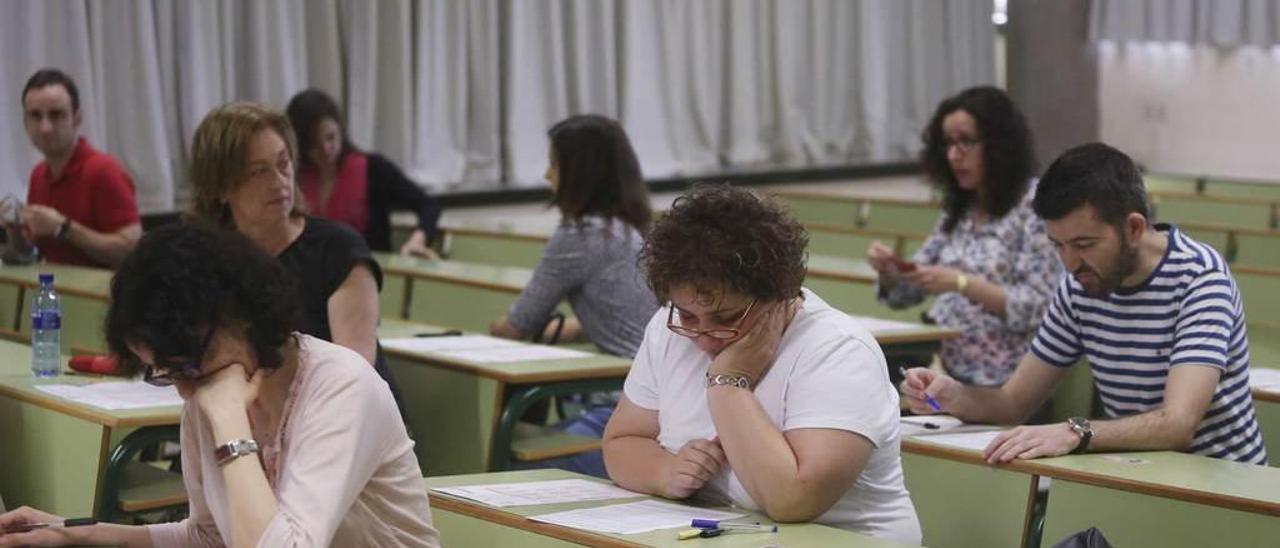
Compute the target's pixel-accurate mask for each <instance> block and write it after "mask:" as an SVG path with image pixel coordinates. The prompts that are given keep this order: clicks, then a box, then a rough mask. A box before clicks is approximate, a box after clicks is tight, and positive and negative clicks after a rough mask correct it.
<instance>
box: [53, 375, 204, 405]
mask: <svg viewBox="0 0 1280 548" xmlns="http://www.w3.org/2000/svg"><path fill="white" fill-rule="evenodd" d="M35 387H36V390H39V391H41V392H44V393H46V394H53V395H54V396H57V397H59V398H63V399H66V400H71V401H73V402H76V403H82V404H84V405H91V406H94V407H99V408H102V409H112V410H119V409H142V408H146V407H167V406H180V405H182V396H179V395H178V390H177V389H176V388H174V387H172V386H163V387H162V386H152V385H150V384H147V383H145V382H142V381H126V382H98V383H91V384H79V385H77V384H37V385H36V386H35Z"/></svg>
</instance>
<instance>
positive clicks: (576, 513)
mask: <svg viewBox="0 0 1280 548" xmlns="http://www.w3.org/2000/svg"><path fill="white" fill-rule="evenodd" d="M745 515H746V514H741V513H731V512H722V511H719V510H705V509H702V508H694V507H692V506H684V505H680V504H674V503H670V502H661V501H656V500H646V501H641V502H630V503H626V504H614V505H611V506H599V507H596V508H584V509H581V510H569V511H567V512H556V513H554V514H543V515H541V516H529V519H531V520H534V521H541V522H544V523H554V524H556V525H563V526H565V527H572V528H574V529H585V530H587V531H595V532H598V533H614V534H618V535H634V534H637V533H647V532H649V531H656V530H658V529H672V528H675V527H686V528H687V527H689V524H690V523H692V522H693V520H695V519H714V520H726V519H734V518H738V517H742V516H745Z"/></svg>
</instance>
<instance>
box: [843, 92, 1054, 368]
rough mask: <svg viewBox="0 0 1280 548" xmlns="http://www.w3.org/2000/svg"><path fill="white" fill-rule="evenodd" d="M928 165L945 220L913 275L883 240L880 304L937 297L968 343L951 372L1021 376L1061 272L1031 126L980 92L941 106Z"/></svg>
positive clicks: (877, 250) (930, 133)
mask: <svg viewBox="0 0 1280 548" xmlns="http://www.w3.org/2000/svg"><path fill="white" fill-rule="evenodd" d="M923 138H924V151H923V152H922V153H921V163H923V164H924V170H925V173H926V174H927V175H928V176H929V178H930V179H931V180H932V181H933V183H934V184H935V185H937V186H938V187H940V188H941V189H942V193H943V213H942V216H941V218H940V219H939V220H938V224H937V226H936V227H935V228H934V230H933V233H932V234H931V235H930V236H929V238H928V239H927V240H926V241H925V243H924V245H923V246H921V248H920V250H919V251H917V252H916V253H915V255H914V256H912V258H911V262H912V263H914V264H915V265H916V266H915V268H914V269H913V270H912V271H910V272H907V271H904V270H903V269H901V268H900V267H899V265H900V264H901V263H900V261H899V260H898V258H897V257H895V256H894V253H893V250H892V249H890V248H889V247H888V246H885V245H884V244H881V243H879V242H876V243H873V244H872V245H871V246H870V247H869V248H868V249H867V259H868V261H869V262H870V263H871V265H872V267H874V268H875V269H876V270H877V271H878V272H879V274H880V277H879V283H878V284H877V288H876V289H877V291H878V292H879V295H880V300H881V302H884V303H885V304H887V305H888V306H890V307H893V308H905V307H908V306H912V305H914V304H916V303H919V302H920V301H922V300H923V299H924V298H925V297H926V296H929V295H934V296H936V300H935V301H934V304H933V306H932V308H930V309H929V316H930V317H932V318H933V319H934V320H935V321H937V322H938V324H939V325H942V326H945V327H950V328H953V329H957V330H960V331H962V332H963V335H962V336H961V337H959V338H957V339H951V340H947V341H944V342H943V343H942V351H941V354H940V357H941V360H942V365H943V366H944V367H945V368H946V370H947V372H948V373H949V374H951V376H953V377H955V378H957V379H960V380H961V381H962V382H964V383H966V384H976V385H984V386H998V385H1001V384H1004V382H1005V380H1007V379H1008V378H1009V376H1010V375H1012V374H1013V370H1014V368H1015V367H1017V364H1018V359H1019V358H1021V357H1022V354H1023V353H1024V352H1025V351H1026V349H1027V344H1028V343H1030V341H1031V336H1032V335H1034V334H1035V328H1036V326H1038V325H1039V323H1040V318H1041V317H1042V316H1044V311H1045V308H1046V306H1047V304H1048V302H1049V298H1050V296H1051V295H1052V292H1053V288H1054V285H1055V283H1056V282H1057V280H1058V277H1059V276H1060V275H1061V273H1062V266H1061V263H1060V262H1059V261H1058V257H1057V256H1056V254H1055V252H1054V250H1053V246H1052V245H1051V244H1050V243H1049V239H1048V237H1047V236H1046V235H1045V229H1044V223H1043V222H1042V221H1041V220H1040V219H1039V218H1037V217H1036V215H1035V212H1033V211H1032V210H1031V205H1030V204H1031V198H1032V196H1033V195H1034V194H1035V193H1034V192H1033V188H1034V186H1035V181H1034V179H1033V178H1032V177H1033V176H1034V175H1033V170H1034V169H1035V154H1034V148H1033V143H1032V139H1031V130H1030V129H1029V128H1028V127H1027V121H1026V118H1024V117H1023V115H1022V113H1021V112H1019V111H1018V108H1017V106H1016V105H1014V103H1013V101H1012V100H1011V99H1009V96H1008V95H1006V94H1005V93H1004V92H1003V91H1001V90H999V89H997V88H994V87H976V88H970V89H967V90H964V91H962V92H960V93H959V94H958V95H956V96H954V97H951V98H949V99H947V100H945V101H943V102H942V103H941V104H939V105H938V110H937V111H936V112H935V113H934V115H933V119H932V120H930V122H929V125H928V127H926V128H925V131H924V136H923Z"/></svg>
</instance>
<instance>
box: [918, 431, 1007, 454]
mask: <svg viewBox="0 0 1280 548" xmlns="http://www.w3.org/2000/svg"><path fill="white" fill-rule="evenodd" d="M1001 432H1003V430H986V431H982V432H956V433H949V434H932V435H928V436H919V437H917V438H916V439H918V440H921V441H927V442H929V443H936V444H938V445H945V446H947V447H955V448H957V449H968V450H971V451H982V450H983V449H986V448H987V446H988V445H990V444H991V440H994V439H996V436H998V435H1000V433H1001Z"/></svg>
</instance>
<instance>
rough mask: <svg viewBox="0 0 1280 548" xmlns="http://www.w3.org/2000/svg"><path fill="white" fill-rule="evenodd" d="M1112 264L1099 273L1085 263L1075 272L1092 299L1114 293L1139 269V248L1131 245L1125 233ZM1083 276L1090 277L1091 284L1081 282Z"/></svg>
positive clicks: (1078, 280) (1121, 237)
mask: <svg viewBox="0 0 1280 548" xmlns="http://www.w3.org/2000/svg"><path fill="white" fill-rule="evenodd" d="M1110 263H1111V264H1110V266H1109V267H1108V268H1106V269H1105V272H1098V271H1096V270H1094V269H1092V268H1090V267H1089V266H1088V265H1085V264H1083V263H1081V265H1080V268H1077V269H1076V271H1075V272H1073V274H1074V275H1075V276H1076V281H1077V282H1079V283H1080V286H1081V287H1083V288H1084V292H1085V293H1087V294H1088V295H1089V296H1090V297H1094V298H1102V297H1106V296H1107V295H1110V294H1112V293H1114V292H1115V290H1117V289H1119V288H1120V284H1121V283H1123V282H1124V279H1125V278H1128V277H1129V276H1130V275H1131V274H1133V272H1134V271H1135V270H1137V269H1138V247H1137V246H1130V245H1129V238H1128V237H1127V236H1125V234H1124V232H1121V233H1120V251H1119V252H1117V253H1116V256H1115V258H1114V259H1112V260H1111V261H1110ZM1083 274H1089V275H1090V278H1091V279H1089V282H1087V283H1086V282H1085V281H1081V279H1080V276H1081V275H1083Z"/></svg>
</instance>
